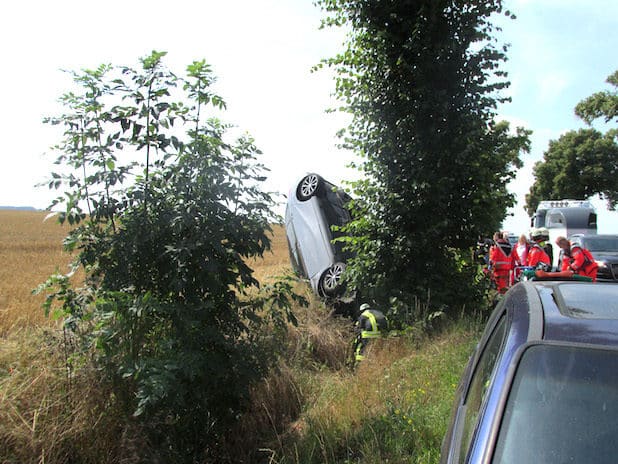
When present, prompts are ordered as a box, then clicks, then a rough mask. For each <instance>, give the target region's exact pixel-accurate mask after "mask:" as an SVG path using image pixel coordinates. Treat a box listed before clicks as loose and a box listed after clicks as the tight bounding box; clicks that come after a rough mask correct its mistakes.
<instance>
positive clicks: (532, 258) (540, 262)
mask: <svg viewBox="0 0 618 464" xmlns="http://www.w3.org/2000/svg"><path fill="white" fill-rule="evenodd" d="M530 238H531V239H532V243H531V246H530V250H529V251H528V263H527V265H528V266H530V267H532V268H534V269H540V270H543V271H551V259H550V257H549V255H548V254H547V253H546V252H545V250H544V249H543V246H544V244H545V235H544V234H543V231H541V230H540V229H533V230H532V232H530Z"/></svg>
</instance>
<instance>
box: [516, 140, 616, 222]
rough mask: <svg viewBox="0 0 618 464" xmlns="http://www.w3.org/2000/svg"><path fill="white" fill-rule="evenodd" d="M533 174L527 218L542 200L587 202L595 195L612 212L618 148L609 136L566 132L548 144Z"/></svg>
mask: <svg viewBox="0 0 618 464" xmlns="http://www.w3.org/2000/svg"><path fill="white" fill-rule="evenodd" d="M533 174H534V178H535V180H534V183H533V184H532V187H531V188H530V192H529V193H528V194H527V195H526V209H527V211H528V214H533V213H534V211H535V210H536V207H537V206H538V204H539V202H540V201H541V200H551V199H559V198H574V199H586V198H589V197H591V196H593V195H595V194H597V193H598V194H601V195H602V197H603V198H605V199H606V200H607V202H608V205H609V206H610V207H611V208H613V207H615V205H616V202H617V201H618V145H617V144H616V142H615V139H614V137H613V136H612V135H611V134H609V133H608V134H602V133H601V132H599V131H597V130H596V129H580V130H578V131H569V132H567V133H566V134H564V135H562V136H560V138H559V139H558V140H551V141H550V142H549V148H548V150H547V151H546V152H545V153H544V154H543V160H542V161H538V162H537V163H536V164H535V165H534V170H533Z"/></svg>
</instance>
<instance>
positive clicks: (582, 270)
mask: <svg viewBox="0 0 618 464" xmlns="http://www.w3.org/2000/svg"><path fill="white" fill-rule="evenodd" d="M556 245H558V246H559V247H560V248H562V253H563V254H562V263H561V269H560V270H561V271H571V272H573V273H574V274H578V275H581V276H585V277H590V278H591V279H592V281H593V282H595V281H596V280H597V271H598V269H599V265H598V264H597V263H596V261H595V259H594V257H593V256H592V254H591V253H590V251H588V250H586V249H585V248H582V247H581V246H579V245H578V244H571V242H569V241H568V240H567V239H566V237H558V238H557V239H556Z"/></svg>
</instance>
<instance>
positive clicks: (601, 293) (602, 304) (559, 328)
mask: <svg viewBox="0 0 618 464" xmlns="http://www.w3.org/2000/svg"><path fill="white" fill-rule="evenodd" d="M522 285H523V286H525V287H526V289H527V292H526V293H527V295H528V299H529V301H528V306H529V311H528V314H527V315H526V314H523V311H517V305H513V309H512V311H513V316H512V317H513V318H514V319H517V318H522V317H523V318H525V317H527V318H528V319H529V321H533V320H535V319H536V320H540V318H542V330H541V331H540V332H538V331H537V333H542V336H541V337H540V338H541V339H542V340H546V341H556V342H572V343H586V344H596V345H608V346H618V284H614V283H600V282H597V283H591V282H578V281H529V282H522ZM530 333H533V332H530ZM532 338H539V336H538V335H529V336H528V341H534V340H532Z"/></svg>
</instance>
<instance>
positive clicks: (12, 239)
mask: <svg viewBox="0 0 618 464" xmlns="http://www.w3.org/2000/svg"><path fill="white" fill-rule="evenodd" d="M47 215H48V213H47V212H45V211H13V210H0V335H1V334H6V333H7V331H12V330H15V329H19V328H24V327H31V326H44V325H50V324H54V323H55V322H54V321H53V320H51V319H49V318H47V317H45V314H44V311H43V309H42V307H41V305H42V303H43V301H44V295H33V294H32V290H33V289H35V288H36V287H37V286H38V285H39V284H41V283H42V282H44V281H45V280H46V279H47V277H49V276H50V275H51V274H53V273H55V272H61V273H66V272H68V270H69V268H68V265H69V263H70V261H71V256H70V255H69V254H68V253H66V252H64V251H63V249H62V240H63V239H64V237H66V235H67V233H68V231H69V228H68V226H67V225H64V226H61V225H59V224H58V223H57V222H56V220H55V218H49V219H47V220H45V218H46V217H47ZM250 265H251V267H252V268H253V269H254V270H255V277H256V278H257V279H258V280H259V281H260V282H265V281H268V280H269V279H270V278H272V277H274V276H278V275H282V274H284V273H286V272H288V271H289V270H290V264H289V258H288V252H287V245H286V239H285V231H284V228H283V226H281V225H274V226H273V235H272V251H269V252H266V253H265V254H264V257H263V258H262V259H256V260H253V261H252V262H251V263H250Z"/></svg>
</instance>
